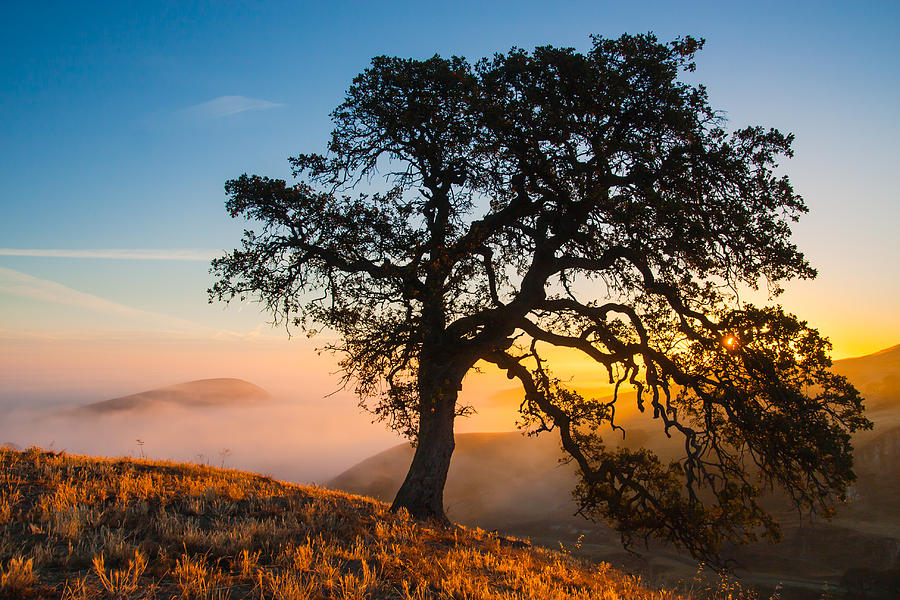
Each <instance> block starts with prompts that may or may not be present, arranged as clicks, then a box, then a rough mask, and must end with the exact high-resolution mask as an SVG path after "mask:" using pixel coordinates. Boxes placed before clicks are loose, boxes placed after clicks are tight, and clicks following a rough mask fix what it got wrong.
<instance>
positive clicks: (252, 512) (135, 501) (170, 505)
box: [0, 448, 745, 600]
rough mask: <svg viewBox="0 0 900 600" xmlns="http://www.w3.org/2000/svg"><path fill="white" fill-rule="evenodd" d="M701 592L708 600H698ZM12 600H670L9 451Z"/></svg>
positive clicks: (257, 493)
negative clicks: (704, 598)
mask: <svg viewBox="0 0 900 600" xmlns="http://www.w3.org/2000/svg"><path fill="white" fill-rule="evenodd" d="M701 592H702V593H701ZM0 597H3V598H65V599H66V600H94V599H100V598H110V599H121V600H131V599H133V600H142V599H151V598H152V599H166V600H169V599H176V598H179V599H189V600H226V599H235V598H253V599H261V600H262V599H284V600H304V599H334V600H365V599H371V600H375V599H392V600H393V599H396V600H438V599H441V600H445V599H446V600H450V599H453V600H489V599H490V600H532V599H533V600H561V599H572V600H589V599H590V600H626V599H627V600H631V599H646V600H668V599H673V600H674V599H675V598H686V597H693V598H700V597H710V598H723V599H725V598H737V597H745V596H744V595H743V593H740V594H738V593H737V592H735V590H734V588H728V589H726V588H724V587H722V588H721V589H719V588H718V587H715V586H713V587H709V586H708V587H707V588H704V589H703V590H700V588H699V587H698V588H695V590H693V591H691V592H690V593H689V594H688V595H687V596H685V595H678V594H676V593H674V592H671V591H654V590H650V589H647V588H646V587H645V586H644V585H643V584H642V582H641V581H640V579H639V578H636V577H633V576H630V575H626V574H624V573H621V572H618V571H616V570H614V569H612V568H610V567H609V565H606V564H600V565H591V564H588V563H584V562H581V561H579V560H577V559H575V558H573V557H571V556H569V555H567V554H564V553H559V552H555V551H551V550H546V549H543V548H535V547H530V546H529V545H527V544H525V543H522V542H519V541H516V540H509V539H506V538H502V537H499V536H498V535H496V534H492V533H488V532H485V531H482V530H478V529H474V530H471V529H466V528H462V527H453V528H448V527H441V526H432V525H428V524H423V523H418V522H416V521H414V520H412V519H410V518H409V517H408V515H405V514H391V513H390V512H389V511H388V510H387V507H386V506H385V505H384V504H382V503H379V502H376V501H374V500H371V499H368V498H363V497H360V496H351V495H348V494H343V493H339V492H333V491H329V490H325V489H319V488H314V487H306V486H298V485H292V484H288V483H283V482H278V481H274V480H272V479H270V478H267V477H261V476H258V475H253V474H250V473H244V472H239V471H233V470H223V469H216V468H211V467H206V466H198V465H188V464H175V463H170V462H153V461H148V460H125V459H120V460H105V459H98V458H91V457H85V456H71V455H64V454H56V453H52V452H44V451H41V450H40V449H37V448H32V449H29V450H27V451H25V452H15V451H10V450H0Z"/></svg>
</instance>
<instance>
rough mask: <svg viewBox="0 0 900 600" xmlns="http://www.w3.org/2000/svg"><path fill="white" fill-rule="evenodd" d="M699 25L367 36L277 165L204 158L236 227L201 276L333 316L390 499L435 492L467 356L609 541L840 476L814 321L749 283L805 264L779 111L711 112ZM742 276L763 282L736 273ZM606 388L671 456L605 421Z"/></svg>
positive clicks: (759, 517)
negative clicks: (268, 172)
mask: <svg viewBox="0 0 900 600" xmlns="http://www.w3.org/2000/svg"><path fill="white" fill-rule="evenodd" d="M702 45H703V44H702V41H700V40H696V39H693V38H691V37H686V38H682V39H677V40H675V41H674V42H671V43H667V44H666V43H661V42H659V41H658V40H657V39H656V37H654V36H653V35H652V34H647V35H637V36H631V35H623V36H622V37H620V38H618V39H604V38H601V37H593V38H592V44H591V46H590V49H589V50H587V51H585V52H579V51H576V50H575V49H572V48H555V47H550V46H546V47H539V48H535V49H534V50H533V51H525V50H522V49H519V48H513V49H512V50H510V51H509V52H506V53H504V54H497V55H495V56H494V57H492V58H487V59H482V60H480V61H478V62H476V63H474V64H473V63H470V62H468V61H467V60H465V59H463V58H459V57H452V58H442V57H439V56H435V57H433V58H430V59H427V60H414V59H403V58H395V57H386V56H381V57H377V58H375V59H373V60H372V63H371V66H370V67H369V68H367V69H366V70H365V71H364V72H363V73H361V74H359V75H358V76H357V77H356V78H355V79H354V80H353V83H352V85H351V86H350V88H349V90H348V91H347V94H346V98H345V100H344V101H343V103H342V104H341V105H340V106H338V107H337V108H336V109H335V110H334V112H333V113H332V115H331V118H332V121H333V123H334V130H333V133H332V136H331V141H330V143H329V144H328V147H327V152H326V153H324V154H301V155H299V156H297V157H294V158H291V159H290V163H291V165H292V171H293V175H294V177H295V178H296V179H297V181H296V182H294V183H292V184H290V185H289V184H288V183H287V182H286V181H284V180H281V179H274V178H268V177H261V176H258V175H253V176H249V175H246V174H245V175H242V176H240V177H239V178H237V179H234V180H231V181H229V182H227V184H226V191H227V193H228V196H229V198H228V201H227V208H228V211H229V212H230V214H231V215H232V216H234V217H239V218H244V219H248V220H249V221H251V222H252V223H253V226H254V227H256V228H257V230H256V231H247V232H246V233H245V237H244V240H243V244H242V247H241V248H239V249H236V250H234V251H232V252H230V253H229V254H227V255H226V256H224V257H222V258H219V259H216V260H215V261H214V262H213V272H214V273H215V274H216V275H217V283H216V284H215V285H214V287H213V288H212V289H211V290H210V298H211V300H212V299H225V300H229V299H232V298H235V297H239V298H241V299H245V298H253V299H256V300H258V301H261V302H262V303H264V305H265V306H266V307H267V309H268V310H269V311H270V312H271V313H272V314H273V315H274V316H275V318H276V320H277V321H279V322H281V321H284V322H286V323H288V324H292V325H298V326H303V327H307V328H308V329H310V330H315V329H316V328H321V327H324V328H328V329H330V330H332V331H334V332H336V333H337V336H338V339H339V341H338V342H337V343H336V344H334V345H332V346H330V347H329V348H330V349H331V350H334V351H336V352H339V353H340V355H341V362H340V366H341V368H342V369H343V375H344V377H345V381H346V382H347V383H349V384H351V385H353V386H354V389H355V391H356V393H357V394H358V396H359V398H360V401H361V404H362V405H363V406H364V407H366V408H368V409H369V410H371V411H372V412H373V413H374V414H375V415H377V417H378V418H380V419H383V420H384V421H385V422H386V423H387V424H388V425H389V426H390V427H392V428H394V429H396V430H398V431H401V432H403V433H405V434H406V435H408V436H409V437H410V438H412V439H413V440H414V441H415V442H416V454H415V457H414V459H413V463H412V465H411V467H410V472H409V474H408V475H407V478H406V481H405V482H404V484H403V487H401V489H400V491H399V492H398V495H397V498H396V500H395V502H394V507H395V508H399V507H404V508H406V509H408V510H409V511H410V512H411V513H412V514H413V515H415V516H417V517H422V518H426V517H435V518H444V512H443V496H442V494H443V486H444V483H445V480H446V474H447V468H448V467H449V463H450V456H451V454H452V451H453V423H454V419H455V417H457V416H460V415H464V414H466V413H467V412H468V411H469V410H471V407H468V406H463V405H461V404H460V403H459V398H458V391H459V389H460V388H461V385H462V380H463V377H464V376H465V374H466V373H467V372H468V371H469V370H470V369H472V368H473V367H474V366H475V365H476V363H478V362H479V361H485V362H487V363H490V364H493V365H496V366H497V367H498V368H500V369H502V370H503V371H504V372H505V373H506V374H507V375H508V376H509V378H510V379H514V380H517V381H518V382H520V383H521V386H522V388H523V402H522V404H521V407H520V410H521V413H522V415H523V426H524V427H525V428H526V429H527V430H528V431H529V432H532V433H536V432H542V431H550V430H553V431H558V433H559V435H560V440H561V444H562V447H563V449H564V450H565V451H566V453H567V454H568V455H569V456H570V457H571V458H572V460H574V461H575V463H576V464H577V467H578V471H579V473H580V477H581V482H580V484H579V485H578V487H577V489H576V490H575V492H574V493H575V497H576V499H577V501H578V503H579V507H580V511H581V513H582V514H583V515H584V516H586V517H588V518H591V519H597V520H604V521H606V522H609V523H610V524H612V525H613V526H614V527H615V528H616V529H617V530H618V531H619V532H620V533H621V534H622V535H623V538H624V539H625V540H626V541H630V540H632V539H634V538H635V537H636V536H648V535H655V536H657V537H659V538H662V539H664V540H667V541H669V542H672V543H674V544H676V545H678V546H681V547H683V548H686V549H687V550H689V551H690V552H692V553H693V554H694V555H696V556H699V557H706V558H710V557H714V556H715V554H716V552H717V550H718V548H719V546H720V544H721V542H722V541H723V540H724V539H729V540H731V541H744V542H746V541H752V540H755V539H757V538H758V537H759V536H773V537H776V536H777V535H778V528H777V524H776V523H775V522H774V520H773V519H772V518H771V516H770V515H769V514H767V512H766V511H765V510H764V509H763V507H762V506H761V504H760V495H761V494H762V493H763V492H764V491H765V490H766V489H769V488H779V489H783V490H786V491H787V492H788V493H789V495H790V496H791V498H792V499H793V500H794V502H795V503H796V504H797V506H798V507H800V508H802V509H806V510H812V511H819V512H827V511H828V510H830V508H831V506H832V505H833V501H834V500H835V499H836V498H839V497H841V496H842V495H843V493H844V491H845V489H846V487H847V486H848V485H849V484H850V483H851V482H852V480H853V478H854V475H853V472H852V448H851V445H850V434H851V433H852V432H853V431H856V430H858V429H861V428H867V427H870V426H871V424H870V423H869V421H868V420H866V418H865V417H864V416H863V404H862V398H861V397H860V395H859V393H858V392H857V391H856V390H855V389H854V388H853V386H851V385H850V384H849V383H848V382H847V381H846V379H845V378H843V377H841V376H838V375H835V374H833V373H832V372H831V371H830V370H829V367H830V365H831V362H830V359H829V357H828V352H829V349H830V346H829V343H828V341H827V339H826V338H824V337H822V336H821V335H820V334H819V333H818V332H817V331H816V330H815V329H813V328H811V327H810V326H809V325H808V324H807V323H806V322H804V321H802V320H800V319H798V318H797V317H795V316H794V315H791V314H788V313H787V312H785V311H784V310H783V309H782V308H781V307H780V306H778V305H777V304H772V303H771V301H772V298H774V297H776V296H777V295H778V294H779V293H780V292H781V290H782V285H783V284H784V283H785V282H787V281H789V280H791V279H794V278H811V277H814V276H815V270H814V269H813V268H812V267H811V266H810V265H809V264H808V262H807V260H806V259H805V258H804V256H803V254H802V253H801V252H800V251H799V250H798V249H797V247H796V246H795V245H794V244H793V243H792V241H791V239H790V236H791V229H790V224H791V223H792V222H794V221H796V220H797V218H798V217H799V216H800V215H801V214H802V213H804V212H806V210H807V208H806V205H805V204H804V202H803V200H802V198H801V197H800V196H798V195H797V194H796V193H795V191H794V189H793V187H792V185H791V183H790V181H789V179H788V177H787V176H785V175H780V174H779V173H778V172H777V169H778V161H779V160H781V159H782V158H784V157H790V156H791V155H792V151H791V144H792V140H793V138H792V136H791V135H787V134H783V133H781V132H779V131H777V130H775V129H765V128H763V127H756V126H754V127H746V128H739V129H735V130H729V129H727V127H726V123H725V120H724V119H723V117H722V115H721V113H720V112H717V111H716V110H714V109H713V108H712V107H711V106H710V105H709V102H708V98H707V93H706V89H705V88H704V87H703V86H702V85H692V84H689V83H686V82H684V81H683V80H682V79H681V75H682V73H684V72H685V71H693V70H694V62H693V59H694V55H695V53H696V52H697V51H698V50H699V49H700V48H701V47H702ZM760 287H763V288H764V289H765V290H766V291H767V292H768V294H769V298H770V303H769V304H767V305H764V306H754V305H751V304H748V303H746V302H744V301H742V299H741V291H742V290H745V289H748V288H749V289H759V288H760ZM553 346H557V347H560V346H561V347H566V348H570V349H573V350H575V351H579V352H580V353H582V354H583V355H584V356H585V357H586V358H588V359H590V360H593V361H595V362H596V364H597V368H598V369H601V370H603V372H604V373H605V377H606V378H608V381H609V382H610V383H611V384H614V385H615V394H614V395H613V397H612V398H611V399H596V398H587V397H583V396H582V395H581V394H579V393H578V392H577V391H575V390H574V389H571V388H569V387H567V386H566V385H564V384H563V383H562V382H561V381H560V379H558V378H556V377H555V376H554V375H553V374H552V373H551V371H550V368H549V367H550V365H549V364H548V361H547V354H546V350H547V348H549V347H553ZM623 389H633V390H635V391H636V403H637V407H638V408H639V409H640V410H641V411H642V412H644V411H646V415H647V419H648V420H652V421H653V422H656V423H658V424H659V427H660V431H661V434H665V435H667V436H670V437H671V436H677V437H678V438H679V439H681V440H683V456H682V457H680V458H679V459H678V460H675V461H672V462H668V463H667V462H664V461H662V460H661V459H660V458H659V457H658V456H656V455H655V454H654V453H652V452H651V451H649V450H645V449H644V450H633V449H624V448H618V449H617V448H609V447H607V445H606V444H605V443H604V438H605V437H606V438H609V437H610V436H613V435H621V432H619V431H617V430H618V429H621V426H620V425H619V424H618V423H617V421H616V418H615V415H616V408H617V406H619V405H620V404H621V402H622V401H623V398H624V397H625V396H624V394H620V391H621V390H623Z"/></svg>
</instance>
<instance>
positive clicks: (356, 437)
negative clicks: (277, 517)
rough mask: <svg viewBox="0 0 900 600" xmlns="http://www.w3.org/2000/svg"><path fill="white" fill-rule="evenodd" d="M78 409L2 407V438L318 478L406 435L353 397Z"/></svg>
mask: <svg viewBox="0 0 900 600" xmlns="http://www.w3.org/2000/svg"><path fill="white" fill-rule="evenodd" d="M101 400H102V398H101ZM73 408H74V406H72V405H68V406H64V405H56V406H45V407H41V408H32V409H29V408H24V407H15V408H11V409H9V410H8V411H4V412H6V414H5V416H4V418H3V419H2V421H0V445H2V444H4V443H7V442H10V443H13V444H16V445H17V446H20V447H22V448H25V447H28V446H30V445H37V446H41V447H43V448H49V449H53V450H57V451H60V450H64V451H66V452H69V453H73V454H92V455H102V456H132V457H140V456H141V455H142V453H143V455H144V456H146V457H147V458H154V459H171V460H175V461H187V462H202V463H209V464H211V465H215V466H221V465H223V464H224V465H225V466H226V467H231V468H238V469H244V470H249V471H254V472H258V473H263V474H267V475H271V476H273V477H275V478H277V479H284V480H289V481H297V482H311V483H315V482H324V481H327V480H328V479H329V478H331V477H333V476H334V475H335V474H337V473H339V472H341V471H342V470H344V469H346V468H348V467H350V466H351V465H353V464H355V463H356V462H358V461H360V460H362V459H364V458H366V457H368V456H371V455H372V454H373V453H375V452H378V451H380V450H383V449H384V448H387V447H389V446H392V445H394V444H397V443H398V442H399V441H400V440H399V438H398V437H397V436H396V435H394V434H392V433H390V432H389V431H387V430H386V429H385V428H384V427H383V426H382V425H380V424H374V425H373V424H371V423H370V422H369V421H370V419H369V417H368V416H367V415H365V414H362V413H360V412H359V410H358V409H357V407H356V406H355V404H353V403H352V402H351V401H349V400H348V399H323V400H316V401H289V400H277V399H275V400H269V401H266V402H265V403H263V404H245V405H240V406H214V407H203V408H194V407H187V408H186V407H181V406H177V405H162V406H152V407H150V408H148V409H146V410H128V411H121V412H114V413H109V414H107V413H101V414H94V413H75V414H73V413H71V412H70V411H71V409H73ZM137 440H141V441H142V442H143V445H140V444H139V442H138V441H137Z"/></svg>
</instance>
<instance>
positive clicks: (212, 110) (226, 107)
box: [180, 96, 284, 119]
mask: <svg viewBox="0 0 900 600" xmlns="http://www.w3.org/2000/svg"><path fill="white" fill-rule="evenodd" d="M282 106H284V104H279V103H277V102H269V101H268V100H262V99H260V98H247V97H246V96H219V97H218V98H213V99H212V100H209V101H208V102H203V103H201V104H195V105H193V106H189V107H187V108H185V109H182V110H181V111H180V112H181V114H183V115H185V116H187V117H193V118H198V119H221V118H222V117H230V116H232V115H236V114H239V113H242V112H248V111H255V110H269V109H270V108H280V107H282Z"/></svg>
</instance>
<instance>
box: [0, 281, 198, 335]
mask: <svg viewBox="0 0 900 600" xmlns="http://www.w3.org/2000/svg"><path fill="white" fill-rule="evenodd" d="M0 294H7V295H10V296H17V297H19V298H25V299H28V300H37V301H41V302H52V303H54V304H61V305H63V306H71V307H74V308H83V309H88V310H92V311H96V312H100V313H104V314H111V315H120V316H125V317H134V318H138V319H141V320H143V321H147V320H149V321H151V322H153V323H154V324H155V325H157V326H164V327H170V328H174V329H197V328H198V326H197V325H196V324H195V323H192V322H190V321H187V320H185V319H179V318H177V317H171V316H169V315H163V314H160V313H155V312H151V311H148V310H142V309H139V308H134V307H133V306H127V305H125V304H119V303H118V302H113V301H112V300H107V299H106V298H101V297H100V296H95V295H93V294H88V293H86V292H79V291H78V290H75V289H72V288H70V287H68V286H65V285H63V284H61V283H57V282H55V281H50V280H49V279H41V278H39V277H34V276H32V275H28V274H27V273H21V272H19V271H15V270H13V269H7V268H5V267H0Z"/></svg>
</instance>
